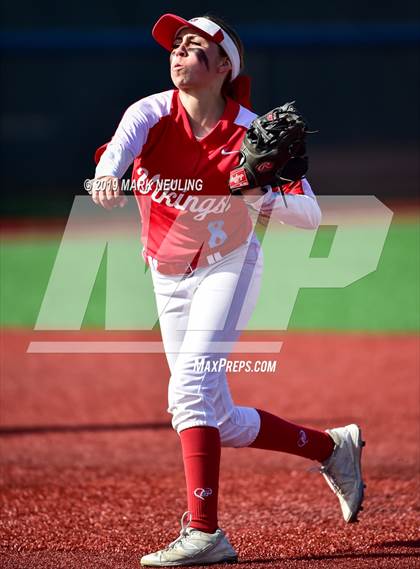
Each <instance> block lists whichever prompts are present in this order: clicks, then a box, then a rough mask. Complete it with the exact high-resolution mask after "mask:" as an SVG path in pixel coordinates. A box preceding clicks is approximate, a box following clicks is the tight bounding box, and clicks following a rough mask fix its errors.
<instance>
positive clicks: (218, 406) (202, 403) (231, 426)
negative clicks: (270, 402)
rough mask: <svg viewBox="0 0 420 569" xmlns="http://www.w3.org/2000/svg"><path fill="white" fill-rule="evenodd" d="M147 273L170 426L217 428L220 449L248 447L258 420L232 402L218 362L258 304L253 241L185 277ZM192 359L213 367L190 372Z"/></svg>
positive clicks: (259, 259)
mask: <svg viewBox="0 0 420 569" xmlns="http://www.w3.org/2000/svg"><path fill="white" fill-rule="evenodd" d="M150 268H151V273H152V280H153V286H154V291H155V296H156V304H157V309H158V313H159V321H160V328H161V334H162V340H163V344H164V348H165V352H166V357H167V361H168V364H169V368H170V371H171V377H170V380H169V388H168V409H167V411H168V412H169V413H170V414H172V426H173V428H174V429H175V430H176V431H177V432H178V433H180V432H181V431H182V430H184V429H187V428H190V427H195V426H203V425H206V426H210V427H217V428H218V429H219V432H220V438H221V442H222V445H223V446H230V447H245V446H248V445H250V444H251V443H252V442H253V441H254V440H255V438H256V437H257V435H258V432H259V429H260V416H259V414H258V412H257V411H256V410H255V409H254V408H251V407H239V406H237V405H235V404H234V402H233V401H232V397H231V394H230V390H229V386H228V382H227V378H226V373H225V371H224V370H223V366H222V367H221V369H219V361H220V359H221V358H228V356H229V353H230V350H231V349H232V347H233V346H234V344H235V343H236V340H237V338H238V336H239V335H240V333H241V330H243V329H244V328H245V327H246V324H247V322H248V321H249V318H250V316H251V314H252V311H253V310H254V307H255V305H256V302H257V298H258V295H259V291H260V284H261V277H262V269H263V256H262V250H261V247H260V244H259V242H258V240H257V238H256V237H255V236H254V235H251V236H250V237H249V239H248V241H247V242H246V243H245V244H243V245H241V246H240V247H238V248H237V249H235V251H232V252H231V253H229V254H228V255H226V256H225V257H223V258H222V259H221V260H220V261H218V262H216V263H215V264H213V265H210V266H208V267H204V268H199V269H196V270H195V271H194V272H193V273H192V274H190V275H188V276H186V277H182V276H181V275H175V276H168V275H163V274H161V273H159V272H158V271H157V270H156V269H154V268H153V267H152V266H151V267H150ZM197 361H201V362H202V363H204V364H205V362H210V370H211V368H212V367H216V368H218V369H217V371H209V370H206V369H205V366H204V370H203V369H197V365H196V364H197ZM213 362H216V363H213Z"/></svg>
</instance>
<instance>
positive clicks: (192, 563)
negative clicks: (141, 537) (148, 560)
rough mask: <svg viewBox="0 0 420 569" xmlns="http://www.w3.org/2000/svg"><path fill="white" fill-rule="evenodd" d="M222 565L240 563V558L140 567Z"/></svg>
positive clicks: (169, 562) (143, 565)
mask: <svg viewBox="0 0 420 569" xmlns="http://www.w3.org/2000/svg"><path fill="white" fill-rule="evenodd" d="M222 563H226V564H229V565H230V564H233V563H238V558H237V557H226V558H225V559H220V560H219V561H198V560H197V561H191V563H179V562H178V561H172V562H171V561H168V562H167V563H165V564H164V565H159V564H156V565H145V564H143V563H141V562H140V565H141V566H142V567H194V566H197V565H218V564H222Z"/></svg>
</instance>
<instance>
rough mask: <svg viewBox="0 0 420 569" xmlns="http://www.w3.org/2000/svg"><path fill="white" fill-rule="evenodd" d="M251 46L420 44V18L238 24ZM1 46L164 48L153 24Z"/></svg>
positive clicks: (49, 34)
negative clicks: (414, 20) (389, 20)
mask: <svg viewBox="0 0 420 569" xmlns="http://www.w3.org/2000/svg"><path fill="white" fill-rule="evenodd" d="M237 30H238V32H239V34H240V36H241V38H242V40H243V41H244V43H245V45H246V47H247V48H276V47H310V46H319V47H329V46H331V47H333V46H335V47H340V46H342V47H346V46H350V47H351V46H362V47H363V46H367V47H375V46H404V45H416V44H417V45H420V22H400V23H348V22H347V23H345V22H337V23H333V24H332V23H299V24H296V23H290V24H285V23H282V24H264V23H258V24H256V25H255V26H250V25H238V26H237ZM0 47H1V49H2V50H6V51H12V52H19V51H25V52H27V51H34V50H95V49H130V48H146V49H161V48H159V46H158V45H157V44H156V42H155V41H154V40H153V39H152V37H151V35H150V29H148V28H146V27H136V28H112V29H111V28H107V29H97V30H80V29H37V30H34V29H32V30H24V29H16V30H11V29H9V30H3V31H1V32H0Z"/></svg>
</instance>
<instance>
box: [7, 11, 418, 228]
mask: <svg viewBox="0 0 420 569" xmlns="http://www.w3.org/2000/svg"><path fill="white" fill-rule="evenodd" d="M171 11H172V12H176V13H178V14H179V15H181V16H184V17H186V18H190V17H193V16H196V15H200V14H202V13H205V12H207V11H210V12H212V13H214V14H216V15H219V16H221V17H223V18H225V19H226V20H227V21H228V23H230V24H232V25H233V26H234V27H236V28H237V30H238V31H239V33H240V35H241V37H242V38H243V41H244V44H245V48H246V73H248V74H249V75H251V77H252V78H253V104H254V110H255V111H256V112H257V113H264V112H266V111H267V110H269V109H270V108H271V107H273V106H277V105H279V104H281V103H283V102H285V101H288V100H292V99H294V100H296V101H297V105H298V108H300V109H301V111H302V112H303V114H304V115H305V116H306V117H307V119H308V121H309V123H310V125H311V126H312V127H313V128H314V129H319V134H317V135H316V136H313V137H311V140H310V147H309V151H310V157H311V170H310V179H311V181H312V184H313V186H314V188H315V190H316V191H317V193H318V194H352V195H354V194H374V195H376V196H377V197H379V198H383V199H384V200H385V201H389V200H392V199H395V198H397V199H401V198H403V199H407V198H414V197H416V196H417V197H418V193H417V192H418V187H419V185H420V184H419V181H420V178H419V147H418V145H419V131H420V128H419V127H420V121H419V101H420V88H419V68H420V58H419V42H420V6H419V3H418V2H416V1H415V0H402V1H401V2H399V3H398V6H397V5H396V4H395V3H391V2H388V3H387V2H385V3H384V2H379V1H378V0H373V1H371V2H368V3H367V2H365V1H363V0H354V1H353V2H351V3H350V2H346V3H335V4H333V5H331V3H330V2H321V3H314V2H311V1H309V0H302V1H301V2H299V3H298V4H290V3H289V4H288V3H278V2H270V1H262V2H258V3H255V4H254V6H253V7H252V6H250V7H248V6H247V7H246V8H245V4H243V3H241V2H230V3H227V2H225V1H224V2H223V1H221V0H214V1H213V2H212V3H211V5H207V6H204V7H203V8H202V7H201V6H200V7H198V6H197V3H195V2H192V1H185V2H177V3H176V4H174V3H165V2H161V1H160V0H157V1H155V2H152V3H151V4H146V3H144V2H138V1H137V2H134V1H131V0H128V1H126V2H124V3H117V2H112V1H110V0H103V1H102V2H100V3H99V2H81V1H80V0H75V1H74V2H72V3H70V4H67V5H65V6H62V5H60V4H57V3H56V2H52V1H44V2H42V3H41V5H39V4H38V3H35V4H34V3H29V2H23V4H22V3H20V4H13V3H8V4H7V6H4V7H3V14H2V22H3V24H2V31H1V44H2V62H1V75H2V117H1V142H2V153H1V156H2V162H3V164H2V168H1V182H2V187H3V196H2V210H3V215H6V216H8V217H10V216H12V217H16V216H22V215H24V216H33V215H36V216H42V217H45V216H56V215H58V216H66V215H67V214H68V212H69V210H70V207H71V204H72V201H73V197H74V195H75V194H77V193H79V194H83V193H84V190H83V187H82V183H83V180H84V179H85V178H87V177H92V176H93V172H94V164H93V160H92V156H93V153H94V151H95V149H96V148H97V147H98V146H99V145H101V144H102V143H104V142H106V141H108V140H109V138H110V137H111V136H112V134H113V132H114V130H115V128H116V126H117V124H118V122H119V120H120V118H121V116H122V114H123V112H124V110H125V109H126V108H127V107H128V106H129V105H130V104H131V103H133V102H134V101H136V100H138V99H140V98H142V97H144V96H147V95H149V94H151V93H154V92H158V91H162V90H166V89H168V88H171V86H172V85H171V81H170V77H169V73H168V55H167V53H166V52H165V51H164V50H163V49H162V48H161V47H160V46H158V45H157V44H156V43H155V42H154V41H153V39H152V37H151V28H152V26H153V24H154V23H155V21H156V20H157V18H158V17H159V16H160V15H161V14H162V13H165V12H171Z"/></svg>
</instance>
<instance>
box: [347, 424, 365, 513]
mask: <svg viewBox="0 0 420 569" xmlns="http://www.w3.org/2000/svg"><path fill="white" fill-rule="evenodd" d="M356 427H357V439H356V441H355V440H354V439H353V437H352V439H353V442H354V444H355V447H356V448H355V453H354V458H355V465H356V469H357V471H358V477H359V479H360V485H361V494H360V500H359V503H358V505H357V509H356V510H355V511H354V512H353V514H352V515H351V517H350V518H349V519H348V520H346V521H347V523H348V524H352V523H355V522H357V521H359V520H358V519H357V515H358V514H359V512H360V511H361V510H363V506H362V504H363V500H364V498H365V488H366V484H364V482H363V476H362V450H363V447H365V446H366V442H365V441H364V440H363V439H362V430H361V428H360V427H359V425H356Z"/></svg>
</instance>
